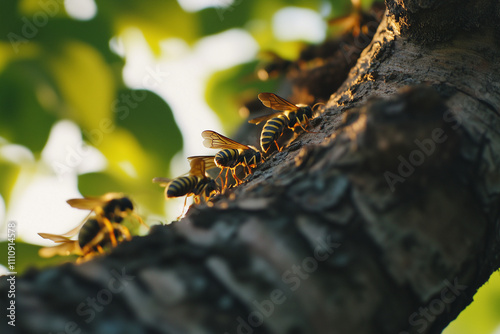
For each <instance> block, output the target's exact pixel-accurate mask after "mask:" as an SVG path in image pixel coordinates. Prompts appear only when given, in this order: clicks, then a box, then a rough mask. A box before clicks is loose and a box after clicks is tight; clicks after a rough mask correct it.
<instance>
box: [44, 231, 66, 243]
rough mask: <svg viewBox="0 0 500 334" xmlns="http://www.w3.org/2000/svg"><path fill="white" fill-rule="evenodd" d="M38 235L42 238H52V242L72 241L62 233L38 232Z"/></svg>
mask: <svg viewBox="0 0 500 334" xmlns="http://www.w3.org/2000/svg"><path fill="white" fill-rule="evenodd" d="M38 235H39V236H41V237H42V238H44V239H49V240H52V241H54V242H68V241H72V240H70V237H67V236H64V235H62V234H51V233H38Z"/></svg>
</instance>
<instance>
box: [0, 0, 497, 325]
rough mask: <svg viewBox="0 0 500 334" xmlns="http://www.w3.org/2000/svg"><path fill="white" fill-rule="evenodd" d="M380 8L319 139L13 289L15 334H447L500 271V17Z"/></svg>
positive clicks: (427, 5) (481, 5)
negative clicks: (203, 200) (183, 210)
mask: <svg viewBox="0 0 500 334" xmlns="http://www.w3.org/2000/svg"><path fill="white" fill-rule="evenodd" d="M387 7H388V12H387V14H388V16H387V17H385V18H384V20H383V21H382V23H381V24H380V26H379V28H378V31H377V33H376V35H375V36H374V38H373V40H372V42H371V44H370V45H369V46H368V47H367V48H366V49H365V50H364V51H363V53H362V54H361V57H360V58H359V60H358V62H357V64H356V66H355V67H354V68H352V70H351V72H350V75H349V77H348V79H347V80H346V81H345V82H344V83H343V85H342V86H341V87H340V88H339V89H338V90H337V92H336V93H335V94H333V95H332V96H331V98H330V101H329V102H328V105H327V108H326V111H325V112H324V113H322V114H321V115H320V116H319V117H317V118H315V119H314V120H313V122H312V127H311V131H314V133H312V132H311V133H302V134H301V135H300V136H299V137H298V138H297V139H296V140H295V141H293V142H292V143H291V144H290V145H289V146H288V147H286V148H285V149H283V151H282V152H279V153H276V154H273V155H271V156H270V158H269V159H268V160H267V161H266V162H265V163H263V164H262V165H261V166H260V167H258V168H257V169H256V171H255V172H254V174H253V175H252V176H251V177H250V178H249V181H248V182H247V183H245V184H243V185H241V186H239V187H237V188H235V189H234V190H231V191H228V192H226V193H225V194H224V195H222V196H219V197H218V198H217V199H216V200H215V201H214V203H213V204H210V205H198V206H195V207H192V208H191V209H190V210H189V212H188V214H187V216H186V217H185V218H184V219H182V220H181V221H180V222H177V223H174V224H171V225H168V226H155V227H154V228H152V230H151V232H150V234H149V235H147V236H145V237H136V238H134V239H133V240H132V241H131V242H127V243H123V244H121V245H119V246H118V247H117V248H116V249H114V250H113V252H112V253H111V254H109V255H108V256H105V257H101V258H97V259H95V260H92V261H90V262H88V263H84V264H82V265H73V264H67V265H63V266H60V267H56V268H51V269H45V270H42V271H36V270H32V271H30V272H28V273H26V274H25V275H24V276H22V277H19V278H18V279H17V282H16V284H17V286H16V288H17V295H18V298H17V299H16V310H17V314H18V318H17V322H16V327H15V328H16V329H17V330H18V331H20V332H29V333H39V332H40V333H42V332H43V333H48V332H53V333H59V332H68V333H72V332H75V333H77V332H78V330H81V331H82V332H85V333H111V332H113V333H114V332H116V333H141V332H146V333H297V334H298V333H309V334H310V333H324V334H327V333H328V334H332V333H350V334H365V333H387V334H394V333H440V332H441V330H442V329H443V328H444V327H446V325H447V324H448V323H449V322H450V321H452V320H453V319H454V318H455V317H456V316H457V315H458V314H459V312H460V311H461V310H463V309H464V308H465V307H466V306H467V305H468V304H469V303H470V302H471V301H472V300H473V296H474V293H475V292H476V290H477V289H478V288H479V287H480V286H481V285H482V284H483V283H484V282H486V281H487V280H488V278H489V276H490V275H491V273H492V272H494V271H495V270H497V269H498V268H499V267H500V255H499V254H500V219H499V212H500V211H499V207H500V206H499V203H500V173H499V168H498V166H499V165H500V163H499V162H500V111H499V110H500V85H499V82H500V80H499V79H500V78H499V76H500V64H499V61H498V60H499V59H500V48H499V47H498V45H499V39H498V35H499V31H500V29H499V27H498V24H497V23H496V22H500V20H499V18H500V14H499V13H500V5H498V4H496V3H495V1H486V0H484V1H479V2H477V3H476V2H474V3H473V4H469V2H467V1H458V0H457V1H450V2H449V3H447V4H446V5H443V4H441V2H439V1H426V2H423V1H411V0H404V1H400V2H398V3H396V2H394V1H387ZM450 10H451V11H452V13H453V15H451V16H450ZM450 17H454V19H453V20H449V21H446V19H447V18H450ZM2 283H3V284H4V285H3V286H2V288H1V290H0V294H1V295H2V296H5V295H6V294H7V290H8V288H7V287H6V285H5V283H6V282H5V280H3V281H2ZM7 302H8V301H6V300H5V299H2V301H1V302H0V307H1V308H2V309H5V308H6V307H7V306H8V305H7ZM9 330H12V327H10V326H8V325H7V324H6V322H5V321H2V322H1V323H0V331H1V332H2V333H7V332H8V331H9Z"/></svg>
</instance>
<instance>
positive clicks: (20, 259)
mask: <svg viewBox="0 0 500 334" xmlns="http://www.w3.org/2000/svg"><path fill="white" fill-rule="evenodd" d="M15 248H16V255H15V270H14V271H15V272H17V275H21V274H22V273H24V272H25V271H26V270H27V269H28V268H30V267H36V268H44V267H48V266H55V265H58V264H61V263H65V262H74V261H75V260H76V258H77V256H76V255H70V256H54V257H51V258H42V257H40V256H39V255H38V250H39V249H40V248H41V247H40V246H37V245H32V244H28V243H25V242H22V241H20V240H16V242H15ZM0 252H1V253H2V254H5V256H2V258H1V259H0V264H1V265H3V266H5V267H6V268H7V270H9V267H8V266H7V265H8V258H7V254H8V242H7V241H2V242H0Z"/></svg>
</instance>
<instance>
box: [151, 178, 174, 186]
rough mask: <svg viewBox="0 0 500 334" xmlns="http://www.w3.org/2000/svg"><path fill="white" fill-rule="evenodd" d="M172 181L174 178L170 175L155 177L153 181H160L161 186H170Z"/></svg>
mask: <svg viewBox="0 0 500 334" xmlns="http://www.w3.org/2000/svg"><path fill="white" fill-rule="evenodd" d="M171 182H172V179H169V178H168V177H155V178H154V179H153V183H158V184H159V185H160V187H168V185H169V184H170V183H171Z"/></svg>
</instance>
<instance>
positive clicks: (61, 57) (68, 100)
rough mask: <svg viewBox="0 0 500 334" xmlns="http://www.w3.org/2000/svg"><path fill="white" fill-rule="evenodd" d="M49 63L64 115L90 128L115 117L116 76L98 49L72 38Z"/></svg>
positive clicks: (49, 58)
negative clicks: (113, 111) (113, 114)
mask: <svg viewBox="0 0 500 334" xmlns="http://www.w3.org/2000/svg"><path fill="white" fill-rule="evenodd" d="M46 63H47V69H48V74H49V75H51V76H52V78H53V81H54V82H55V87H56V89H57V91H58V93H59V95H60V96H61V102H62V105H59V106H58V110H59V112H60V113H61V114H62V116H63V117H67V118H70V119H72V120H74V121H76V122H77V123H78V124H79V125H80V126H81V127H82V128H84V129H87V130H94V129H98V128H99V127H101V126H102V123H103V122H106V121H108V120H110V119H112V115H111V112H112V111H111V108H112V100H113V97H114V92H115V81H114V76H113V73H112V71H111V69H110V68H109V66H108V65H107V64H106V62H105V60H104V58H103V57H102V55H101V54H100V53H99V52H98V50H96V49H95V48H93V47H92V46H91V45H88V44H85V43H82V42H79V41H77V40H73V41H68V42H67V43H65V44H64V45H63V46H62V47H61V49H60V50H57V52H53V53H51V54H50V56H49V57H48V59H47V62H46Z"/></svg>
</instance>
